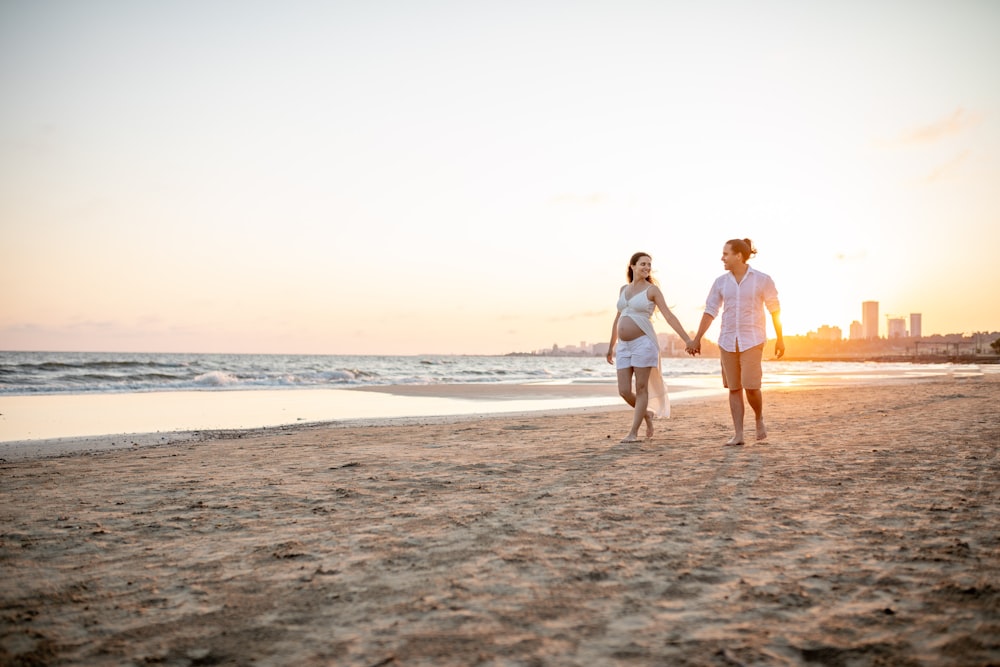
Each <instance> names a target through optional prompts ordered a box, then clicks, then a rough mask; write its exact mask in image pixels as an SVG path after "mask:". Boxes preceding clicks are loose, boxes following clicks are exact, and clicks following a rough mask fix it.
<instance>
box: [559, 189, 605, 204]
mask: <svg viewBox="0 0 1000 667" xmlns="http://www.w3.org/2000/svg"><path fill="white" fill-rule="evenodd" d="M606 200H607V197H606V196H605V195H603V194H600V193H598V192H595V193H592V194H589V195H575V194H568V193H567V194H561V195H556V196H555V197H553V198H552V199H550V200H549V205H550V206H583V207H589V206H600V205H602V204H603V203H604V202H605V201H606Z"/></svg>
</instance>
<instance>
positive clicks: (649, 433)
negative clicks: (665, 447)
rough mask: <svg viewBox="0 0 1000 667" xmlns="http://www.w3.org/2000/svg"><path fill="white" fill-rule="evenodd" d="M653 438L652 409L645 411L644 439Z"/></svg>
mask: <svg viewBox="0 0 1000 667" xmlns="http://www.w3.org/2000/svg"><path fill="white" fill-rule="evenodd" d="M652 438H653V411H652V410H647V411H646V439H647V440H651V439H652Z"/></svg>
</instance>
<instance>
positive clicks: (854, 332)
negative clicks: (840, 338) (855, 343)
mask: <svg viewBox="0 0 1000 667" xmlns="http://www.w3.org/2000/svg"><path fill="white" fill-rule="evenodd" d="M864 337H865V329H864V327H862V326H861V322H858V321H857V320H854V321H853V322H851V340H861V339H862V338H864Z"/></svg>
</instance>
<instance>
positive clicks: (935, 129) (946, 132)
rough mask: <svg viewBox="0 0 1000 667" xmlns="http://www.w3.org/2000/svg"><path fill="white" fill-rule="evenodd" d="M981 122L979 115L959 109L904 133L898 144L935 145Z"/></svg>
mask: <svg viewBox="0 0 1000 667" xmlns="http://www.w3.org/2000/svg"><path fill="white" fill-rule="evenodd" d="M979 120H980V118H979V116H978V115H977V114H973V113H969V112H968V111H966V110H965V109H963V108H961V107H959V108H958V109H955V111H954V112H952V114H951V115H950V116H948V117H946V118H942V119H940V120H937V121H935V122H933V123H929V124H928V125H921V126H920V127H915V128H912V129H910V130H907V131H905V132H903V134H901V135H900V137H899V139H898V140H897V143H899V144H903V145H913V144H929V143H933V142H936V141H940V140H941V139H944V138H946V137H950V136H953V135H956V134H960V133H962V132H964V131H965V130H967V129H969V128H971V127H975V126H976V125H978V124H979Z"/></svg>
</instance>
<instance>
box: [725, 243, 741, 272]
mask: <svg viewBox="0 0 1000 667" xmlns="http://www.w3.org/2000/svg"><path fill="white" fill-rule="evenodd" d="M742 264H743V255H741V254H740V253H738V252H733V249H732V248H731V247H730V246H729V244H728V243H727V244H726V245H724V246H722V265H723V266H724V267H726V271H732V270H733V269H735V268H738V267H739V266H741V265H742Z"/></svg>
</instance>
